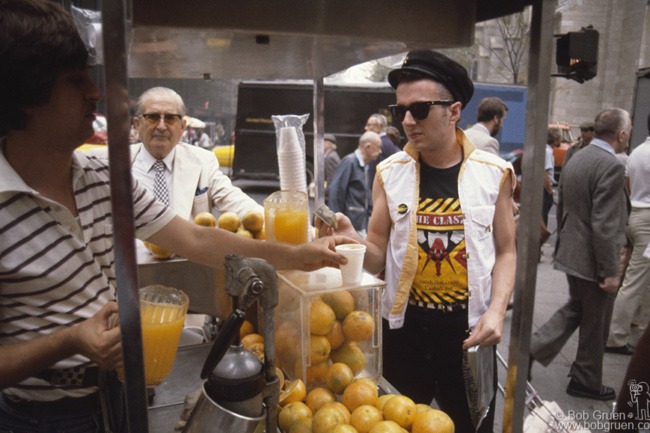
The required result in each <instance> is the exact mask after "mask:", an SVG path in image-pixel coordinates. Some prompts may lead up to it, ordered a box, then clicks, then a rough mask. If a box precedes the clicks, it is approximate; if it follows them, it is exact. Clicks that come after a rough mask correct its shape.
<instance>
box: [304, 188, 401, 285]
mask: <svg viewBox="0 0 650 433" xmlns="http://www.w3.org/2000/svg"><path fill="white" fill-rule="evenodd" d="M372 199H373V208H372V215H371V216H370V222H369V223H368V235H367V237H366V239H362V238H361V237H360V236H359V234H358V233H357V232H356V230H354V227H352V223H351V222H350V219H349V218H348V217H347V216H345V215H343V214H342V213H340V212H337V214H336V220H337V225H338V227H337V228H336V230H334V229H332V228H331V227H329V226H327V225H325V223H323V222H322V221H321V220H320V219H319V218H318V217H316V219H315V225H316V228H318V233H319V236H330V235H332V234H338V235H342V236H347V237H350V238H353V239H356V240H357V241H358V242H359V243H362V244H364V245H365V246H366V255H365V257H364V262H363V267H364V269H366V270H367V271H369V272H372V273H378V272H381V271H382V270H384V268H385V267H386V248H387V246H388V240H389V239H390V229H391V219H390V214H389V212H388V204H387V202H386V195H385V193H384V188H383V187H382V185H381V182H379V180H378V177H375V183H374V185H373V188H372Z"/></svg>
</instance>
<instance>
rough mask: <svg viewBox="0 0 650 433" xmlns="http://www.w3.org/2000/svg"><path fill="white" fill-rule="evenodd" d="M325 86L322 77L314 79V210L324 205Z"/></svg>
mask: <svg viewBox="0 0 650 433" xmlns="http://www.w3.org/2000/svg"><path fill="white" fill-rule="evenodd" d="M324 133H325V86H324V84H323V77H319V78H317V79H314V184H315V185H316V197H315V198H314V209H316V208H318V206H320V205H322V204H323V203H325V152H324V140H323V136H324Z"/></svg>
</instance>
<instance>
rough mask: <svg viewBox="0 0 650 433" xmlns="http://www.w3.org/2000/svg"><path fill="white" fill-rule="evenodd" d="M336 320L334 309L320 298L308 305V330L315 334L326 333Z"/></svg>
mask: <svg viewBox="0 0 650 433" xmlns="http://www.w3.org/2000/svg"><path fill="white" fill-rule="evenodd" d="M334 321H336V316H335V315H334V311H333V310H332V308H330V306H329V305H327V304H326V303H325V302H323V301H321V300H320V299H318V300H315V301H313V302H312V303H311V304H310V305H309V332H310V333H312V334H316V335H327V334H329V332H330V331H331V330H332V327H333V326H334Z"/></svg>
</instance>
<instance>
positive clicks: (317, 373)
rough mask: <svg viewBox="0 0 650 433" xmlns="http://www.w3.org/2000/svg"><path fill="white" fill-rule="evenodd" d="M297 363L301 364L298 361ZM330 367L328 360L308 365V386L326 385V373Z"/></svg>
mask: <svg viewBox="0 0 650 433" xmlns="http://www.w3.org/2000/svg"><path fill="white" fill-rule="evenodd" d="M296 365H300V363H296ZM328 367H329V361H328V360H325V361H323V362H320V363H318V364H316V365H310V366H309V367H307V388H313V387H315V386H322V385H325V375H326V374H327V369H328ZM300 374H302V372H300ZM296 376H299V374H296Z"/></svg>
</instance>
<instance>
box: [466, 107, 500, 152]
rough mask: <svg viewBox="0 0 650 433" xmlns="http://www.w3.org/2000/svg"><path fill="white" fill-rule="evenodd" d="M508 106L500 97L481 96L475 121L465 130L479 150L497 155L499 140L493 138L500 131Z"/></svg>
mask: <svg viewBox="0 0 650 433" xmlns="http://www.w3.org/2000/svg"><path fill="white" fill-rule="evenodd" d="M507 112H508V106H507V105H506V103H505V102H503V100H502V99H501V98H497V97H496V96H492V97H489V98H483V99H482V100H481V102H480V103H479V104H478V110H477V115H476V120H477V123H476V124H475V125H473V126H472V127H471V128H468V129H466V130H465V135H466V136H467V138H469V141H471V142H472V144H474V146H476V147H478V148H479V149H481V150H484V151H486V152H490V153H492V154H494V155H496V156H499V141H498V140H497V139H496V138H494V137H496V136H497V134H498V133H499V132H500V131H501V128H502V127H503V121H504V120H505V118H506V113H507Z"/></svg>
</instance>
